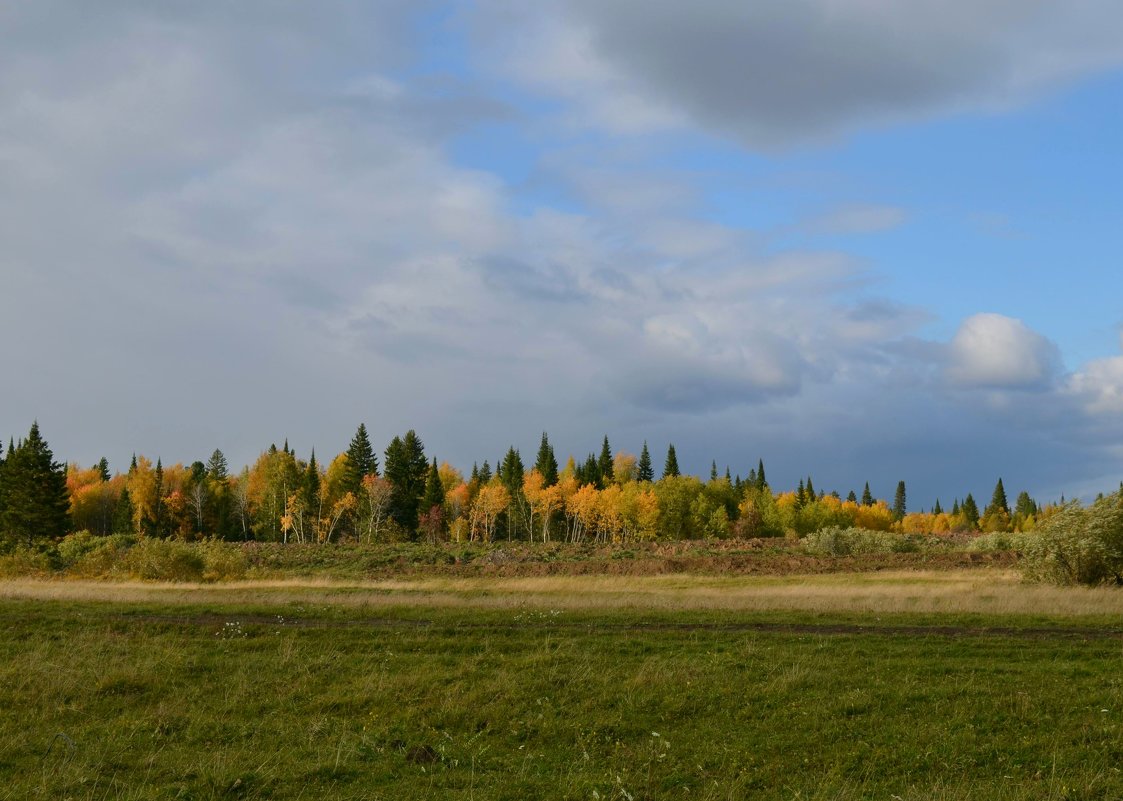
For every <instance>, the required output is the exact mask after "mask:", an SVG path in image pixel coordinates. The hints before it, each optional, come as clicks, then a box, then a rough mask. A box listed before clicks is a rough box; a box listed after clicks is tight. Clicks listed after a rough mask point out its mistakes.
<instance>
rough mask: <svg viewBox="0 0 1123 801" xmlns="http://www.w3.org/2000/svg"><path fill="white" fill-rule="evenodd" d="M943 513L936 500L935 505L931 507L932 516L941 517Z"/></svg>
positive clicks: (938, 501) (938, 500)
mask: <svg viewBox="0 0 1123 801" xmlns="http://www.w3.org/2000/svg"><path fill="white" fill-rule="evenodd" d="M943 513H944V510H943V507H941V506H940V499H939V498H937V499H936V505H935V506H933V507H932V514H934V515H942V514H943Z"/></svg>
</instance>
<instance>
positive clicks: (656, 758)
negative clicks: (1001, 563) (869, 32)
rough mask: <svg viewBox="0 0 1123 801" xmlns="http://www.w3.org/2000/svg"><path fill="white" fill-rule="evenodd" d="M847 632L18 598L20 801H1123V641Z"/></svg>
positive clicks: (14, 759) (8, 610) (668, 614)
mask: <svg viewBox="0 0 1123 801" xmlns="http://www.w3.org/2000/svg"><path fill="white" fill-rule="evenodd" d="M251 606H252V608H251ZM843 620H845V621H849V622H855V621H859V622H864V623H867V624H871V625H874V626H876V625H878V621H877V620H876V619H870V618H869V617H866V618H862V617H860V616H855V615H846V616H833V617H832V616H831V615H824V614H816V615H811V614H807V613H802V614H801V613H798V612H791V611H785V612H780V613H769V612H729V611H724V612H723V611H719V610H717V611H715V610H708V611H706V610H695V611H674V610H666V609H662V610H655V611H652V610H644V609H611V610H595V609H592V610H589V609H562V610H555V609H550V608H548V607H532V606H522V607H520V606H513V607H511V608H482V607H473V606H472V605H471V603H466V604H465V605H462V606H459V607H444V606H427V607H424V608H394V607H386V606H380V607H363V606H359V607H349V606H345V605H338V604H330V603H316V602H314V601H311V600H307V599H301V600H297V601H291V602H285V601H281V600H274V601H271V602H269V603H256V604H252V605H243V606H231V605H229V603H226V602H213V603H212V602H203V603H200V604H197V605H194V606H192V605H184V604H182V603H178V604H175V605H171V604H162V603H160V602H158V601H145V602H132V601H130V602H117V603H104V602H75V601H72V600H57V601H49V600H34V601H33V600H4V601H0V777H2V778H3V779H4V781H3V782H0V799H52V800H53V799H66V798H71V799H116V798H126V799H161V798H166V799H177V798H178V799H212V798H247V799H249V798H272V799H297V798H305V799H316V798H341V799H350V798H354V799H410V798H463V799H523V798H573V799H591V798H600V799H637V800H638V799H658V798H666V799H671V798H712V799H718V798H720V799H741V798H762V799H773V798H774V799H796V798H799V799H812V798H817V799H835V798H846V799H857V798H871V799H875V798H876V799H892V798H893V797H900V798H902V799H922V798H923V799H928V798H937V799H967V798H986V799H992V798H994V799H1013V798H1027V799H1028V798H1033V799H1038V798H1051V799H1101V798H1102V799H1108V798H1119V797H1123V774H1121V773H1120V769H1119V766H1120V764H1121V757H1123V727H1121V722H1123V669H1121V668H1123V642H1121V641H1120V640H1119V639H1115V638H1111V637H1107V638H1104V637H1097V636H1094V635H1095V634H1096V633H1097V629H1095V628H1089V629H1088V630H1087V633H1088V635H1089V636H1088V638H1084V637H1082V636H1080V635H1081V629H1080V626H1081V625H1083V624H1081V623H1079V621H1076V622H1074V621H1073V620H1072V619H1058V620H1056V621H1053V622H1054V623H1055V625H1056V626H1058V627H1061V628H1065V629H1067V630H1068V633H1067V634H1065V635H1057V636H1023V635H1018V634H1005V635H999V636H996V635H993V634H985V635H983V634H978V633H973V634H968V635H966V636H963V635H957V636H948V635H933V634H925V633H923V632H919V633H918V632H911V633H901V632H900V631H890V630H881V631H878V630H877V629H874V630H873V631H870V632H865V633H860V634H857V633H838V632H837V631H835V632H832V631H831V629H829V628H823V629H815V630H810V631H807V630H802V631H784V630H764V631H762V630H735V629H734V630H730V629H721V628H715V627H714V625H713V624H715V623H720V624H751V623H760V622H765V623H767V622H773V623H776V622H786V623H801V622H802V623H810V624H815V625H820V626H828V625H829V624H831V623H833V622H836V621H843ZM1042 620H1045V622H1048V620H1047V619H1045V618H1040V617H1038V618H1036V619H1035V621H1034V622H1035V623H1038V624H1040V623H1041V622H1042ZM886 622H891V623H893V624H894V625H898V626H900V625H908V624H909V623H910V622H920V623H932V622H935V621H934V620H933V618H932V616H930V615H929V616H926V617H925V618H923V619H921V618H914V617H911V616H908V615H895V616H893V617H892V619H891V620H883V621H882V624H883V625H884V624H885V623H886ZM941 622H944V623H953V624H954V623H957V622H970V624H971V625H972V626H977V625H979V624H982V625H988V624H989V625H994V626H1010V625H1011V620H1009V619H1007V618H1004V617H991V618H983V619H980V618H979V616H977V615H975V616H970V617H963V618H953V619H944V620H943V621H941ZM1015 622H1017V621H1015ZM641 624H642V625H641Z"/></svg>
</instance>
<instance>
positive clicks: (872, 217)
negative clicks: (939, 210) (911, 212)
mask: <svg viewBox="0 0 1123 801" xmlns="http://www.w3.org/2000/svg"><path fill="white" fill-rule="evenodd" d="M907 218H908V215H907V214H906V213H905V210H904V209H901V208H898V207H896V206H875V205H862V204H858V205H850V206H843V207H841V208H837V209H834V210H833V211H830V212H828V213H826V214H824V215H822V216H820V217H816V218H814V219H811V220H809V221H807V222H806V223H804V225H803V226H802V227H803V228H804V230H806V231H807V232H809V233H811V234H827V235H847V234H874V233H880V232H882V231H891V230H893V229H894V228H897V227H899V226H900V225H902V224H903V223H904V222H905V220H906V219H907Z"/></svg>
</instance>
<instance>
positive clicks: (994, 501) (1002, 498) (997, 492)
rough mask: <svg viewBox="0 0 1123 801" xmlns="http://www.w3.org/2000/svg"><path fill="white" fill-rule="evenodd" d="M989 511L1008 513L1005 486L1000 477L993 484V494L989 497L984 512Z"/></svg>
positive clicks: (1008, 507)
mask: <svg viewBox="0 0 1123 801" xmlns="http://www.w3.org/2000/svg"><path fill="white" fill-rule="evenodd" d="M991 512H1005V513H1006V514H1007V515H1009V514H1010V506H1009V504H1007V502H1006V488H1005V487H1003V486H1002V479H1001V478H999V479H998V483H997V484H995V485H994V494H993V495H991V497H990V506H988V507H987V508H986V513H987V514H990V513H991Z"/></svg>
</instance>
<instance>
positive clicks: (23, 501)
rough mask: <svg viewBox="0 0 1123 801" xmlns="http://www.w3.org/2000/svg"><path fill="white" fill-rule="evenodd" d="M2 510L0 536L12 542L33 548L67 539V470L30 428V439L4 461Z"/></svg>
mask: <svg viewBox="0 0 1123 801" xmlns="http://www.w3.org/2000/svg"><path fill="white" fill-rule="evenodd" d="M2 481H3V499H4V500H3V507H2V510H0V532H3V535H4V537H5V538H6V539H7V540H8V541H9V542H15V543H21V544H24V545H27V546H28V547H31V546H33V545H34V544H35V542H36V541H37V540H39V541H43V540H49V539H53V538H56V537H62V536H64V535H65V534H66V533H67V531H68V530H69V527H70V492H69V491H68V490H67V487H66V466H65V465H63V464H59V463H58V462H55V460H54V454H52V453H51V449H50V447H49V446H48V445H47V442H46V440H44V439H43V437H42V435H41V434H40V433H39V423H38V422H35V423H32V425H31V431H30V432H29V433H28V435H27V439H25V440H23V441H21V442H20V443H19V444H17V445H15V447H14V448H10V449H9V451H8V455H7V456H6V457H5V458H4V469H3V478H2Z"/></svg>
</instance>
